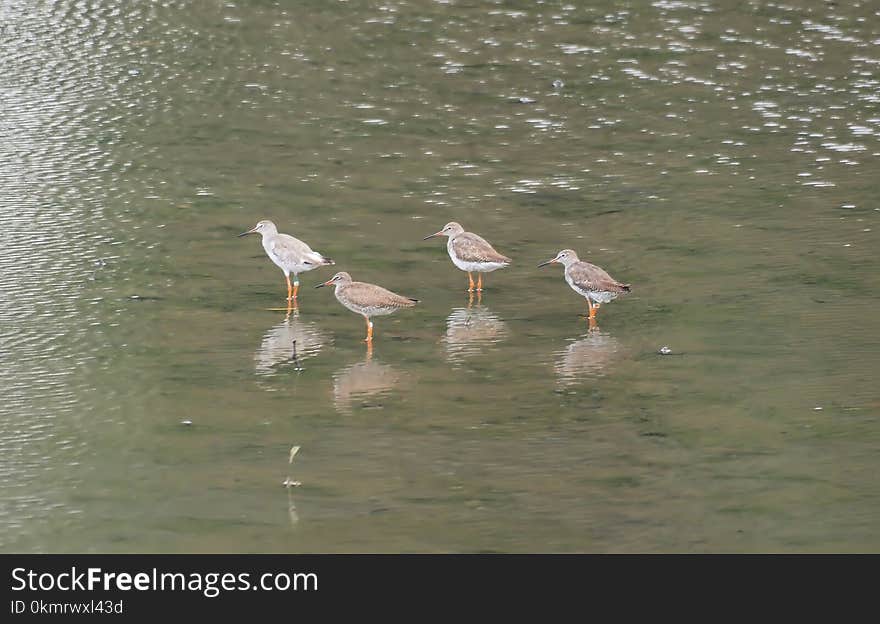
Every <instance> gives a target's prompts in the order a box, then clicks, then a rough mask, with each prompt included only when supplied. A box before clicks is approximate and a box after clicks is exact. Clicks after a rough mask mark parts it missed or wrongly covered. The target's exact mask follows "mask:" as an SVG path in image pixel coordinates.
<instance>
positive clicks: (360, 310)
mask: <svg viewBox="0 0 880 624" xmlns="http://www.w3.org/2000/svg"><path fill="white" fill-rule="evenodd" d="M324 286H335V287H336V289H335V295H336V299H337V300H338V301H339V303H341V304H342V305H344V306H345V307H346V308H348V309H349V310H351V311H352V312H354V313H355V314H360V315H361V316H363V317H364V319H366V321H367V337H366V339H365V340H364V342H366V343H372V342H373V321H371V320H370V317H373V316H385V315H386V314H391V313H392V312H396V311H397V310H400V309H401V308H411V307H413V306H414V305H415V304H416V303H418V301H419V300H418V299H411V298H410V297H401V296H400V295H398V294H396V293H393V292H391V291H390V290H386V289H385V288H382V287H381V286H377V285H376V284H368V283H366V282H354V281H352V279H351V275H349V274H348V273H346V272H345V271H340V272H339V273H337V274H336V275H334V276H333V277H331V278H330V279H328V280H327V281H326V282H324V283H323V284H318V285H317V286H315V288H322V287H324Z"/></svg>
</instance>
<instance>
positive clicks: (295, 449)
mask: <svg viewBox="0 0 880 624" xmlns="http://www.w3.org/2000/svg"><path fill="white" fill-rule="evenodd" d="M297 453H299V447H298V446H291V447H290V458H289V459H288V460H287V463H288V464H292V463H293V458H294V457H296V454H297Z"/></svg>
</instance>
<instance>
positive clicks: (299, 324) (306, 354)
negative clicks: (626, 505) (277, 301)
mask: <svg viewBox="0 0 880 624" xmlns="http://www.w3.org/2000/svg"><path fill="white" fill-rule="evenodd" d="M330 341H331V338H330V336H329V334H327V333H326V332H324V331H323V330H321V328H319V327H318V326H317V325H316V324H315V323H313V322H311V321H304V320H302V319H300V318H299V311H298V310H297V309H296V308H290V307H288V309H287V315H286V316H285V317H284V320H283V321H281V322H280V323H278V324H277V325H275V326H274V327H272V329H270V330H269V331H267V332H266V334H265V335H264V336H263V341H262V342H261V343H260V348H259V349H257V352H256V353H255V354H254V361H255V362H256V370H257V374H259V375H271V374H273V373H275V372H276V370H277V369H278V367H279V366H281V365H284V364H293V365H294V366H295V367H296V368H299V367H300V366H301V363H302V360H304V359H307V358H310V357H313V356H315V355H317V354H318V352H319V351H320V350H321V349H322V348H323V347H324V346H325V345H327V344H329V343H330Z"/></svg>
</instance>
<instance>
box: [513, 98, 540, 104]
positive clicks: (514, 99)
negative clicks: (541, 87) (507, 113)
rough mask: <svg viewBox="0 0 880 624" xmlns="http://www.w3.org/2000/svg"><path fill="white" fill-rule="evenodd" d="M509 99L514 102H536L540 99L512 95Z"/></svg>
mask: <svg viewBox="0 0 880 624" xmlns="http://www.w3.org/2000/svg"><path fill="white" fill-rule="evenodd" d="M508 101H510V102H513V103H514V104H534V103H535V102H537V101H538V100H536V99H535V98H530V97H512V98H510V99H509V100H508Z"/></svg>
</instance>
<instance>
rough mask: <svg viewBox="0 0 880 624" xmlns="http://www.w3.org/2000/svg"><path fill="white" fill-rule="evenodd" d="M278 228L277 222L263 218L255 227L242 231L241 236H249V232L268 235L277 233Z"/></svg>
mask: <svg viewBox="0 0 880 624" xmlns="http://www.w3.org/2000/svg"><path fill="white" fill-rule="evenodd" d="M277 233H278V228H277V227H275V224H274V223H272V222H271V221H269V220H268V219H263V220H262V221H260V222H259V223H257V224H256V225H255V226H254V227H252V228H251V229H249V230H248V231H247V232H242V233H241V234H239V236H247V235H248V234H262V235H263V236H266V235H267V234H277Z"/></svg>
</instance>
